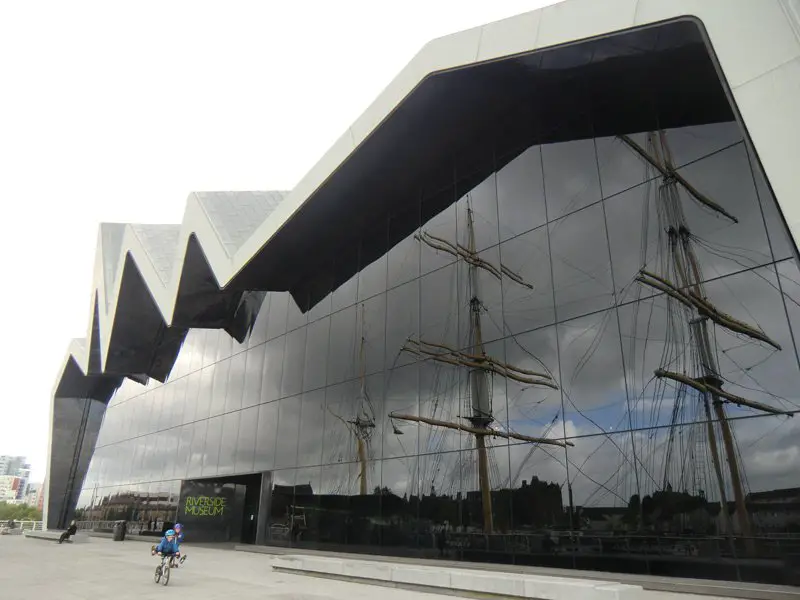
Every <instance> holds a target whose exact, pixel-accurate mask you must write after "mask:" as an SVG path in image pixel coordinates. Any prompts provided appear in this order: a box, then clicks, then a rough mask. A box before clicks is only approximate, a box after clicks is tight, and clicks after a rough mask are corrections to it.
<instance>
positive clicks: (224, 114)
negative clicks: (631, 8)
mask: <svg viewBox="0 0 800 600" xmlns="http://www.w3.org/2000/svg"><path fill="white" fill-rule="evenodd" d="M553 3H554V2H553V1H552V0H502V1H501V2H485V1H481V0H436V1H434V2H431V1H425V2H422V1H418V0H411V1H406V2H403V3H399V4H390V5H387V4H384V3H375V2H367V1H357V0H340V1H339V2H330V1H324V0H319V1H309V0H304V1H297V2H266V1H264V0H260V1H239V0H226V1H224V2H222V1H202V0H169V1H164V0H161V1H159V2H155V1H150V0H137V1H136V2H133V1H125V2H123V1H113V2H110V1H108V0H98V1H94V2H91V1H84V0H72V1H71V2H62V1H60V0H53V1H49V2H46V1H39V0H25V1H21V0H17V1H16V2H15V1H13V0H6V1H4V2H0V191H2V194H3V200H2V207H3V213H2V216H3V219H2V224H3V232H2V235H1V236H0V269H2V271H1V272H2V277H3V294H2V297H3V298H2V302H3V305H4V306H3V308H4V311H3V312H4V314H5V315H6V319H5V323H4V334H5V340H4V343H3V344H2V349H0V352H2V355H1V356H0V369H2V381H3V385H2V394H0V409H2V412H0V415H1V416H0V454H23V455H26V456H28V457H29V458H30V460H31V461H32V462H33V467H34V473H33V476H34V479H36V480H42V479H43V478H44V474H45V469H46V465H45V462H46V448H47V435H48V418H49V401H50V394H51V390H52V386H53V383H54V381H55V378H56V376H57V375H58V374H59V369H60V368H61V366H62V363H63V359H64V355H65V352H66V349H67V345H68V343H69V340H70V338H73V337H82V336H84V335H85V332H86V326H87V318H88V315H89V298H90V293H91V273H92V265H93V259H94V252H95V240H96V232H97V226H98V223H100V222H102V221H112V222H120V221H124V222H143V223H177V222H179V221H180V219H181V216H182V213H183V208H184V201H185V198H186V196H187V195H188V193H189V192H190V191H194V190H267V189H291V188H292V187H293V186H294V185H295V184H296V182H297V181H298V180H299V179H300V178H301V177H302V176H303V175H304V174H305V173H306V172H307V171H308V170H309V169H310V168H311V166H312V165H313V164H314V163H315V162H316V161H317V159H319V158H320V156H321V155H322V154H323V153H324V152H325V151H326V150H327V149H328V148H329V147H330V145H331V144H332V143H333V141H334V140H335V139H336V138H337V137H338V136H339V135H340V134H341V133H342V132H343V131H344V130H345V129H346V128H347V127H348V126H349V125H350V123H352V122H353V121H354V120H355V119H356V117H358V115H359V114H360V113H361V112H362V111H363V109H364V108H366V107H367V106H368V105H369V103H370V102H371V101H372V100H373V99H374V98H375V97H376V96H377V95H378V94H379V93H380V91H381V90H382V89H383V88H384V87H385V86H386V85H387V84H388V83H389V82H390V81H391V79H392V78H393V77H394V76H395V75H396V74H397V73H398V72H399V71H400V69H401V68H402V67H403V66H404V65H405V64H406V63H407V62H408V61H409V60H410V59H411V58H412V57H413V55H414V54H415V53H416V52H417V51H418V50H419V49H420V48H421V47H422V46H423V45H424V44H425V43H426V42H427V41H429V40H430V39H432V38H435V37H438V36H440V35H445V34H447V33H451V32H454V31H458V30H461V29H465V28H468V27H473V26H476V25H480V24H482V23H485V22H489V21H493V20H497V19H501V18H505V17H508V16H512V15H514V14H517V13H521V12H525V11H527V10H532V9H535V8H539V7H541V6H544V5H547V4H553Z"/></svg>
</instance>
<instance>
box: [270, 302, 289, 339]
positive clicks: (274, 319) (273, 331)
mask: <svg viewBox="0 0 800 600" xmlns="http://www.w3.org/2000/svg"><path fill="white" fill-rule="evenodd" d="M269 296H270V301H269V319H268V321H267V339H270V340H271V339H272V338H276V337H278V336H279V335H283V334H284V333H286V313H287V311H288V310H289V301H290V300H291V298H290V297H289V293H288V292H270V294H269ZM292 302H293V300H292Z"/></svg>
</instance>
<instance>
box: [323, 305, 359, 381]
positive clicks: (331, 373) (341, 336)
mask: <svg viewBox="0 0 800 600" xmlns="http://www.w3.org/2000/svg"><path fill="white" fill-rule="evenodd" d="M357 315H358V311H357V310H356V307H355V306H351V307H349V308H346V309H344V310H341V311H339V312H336V313H333V315H331V334H330V346H329V350H328V376H327V380H326V381H327V383H328V385H331V384H333V383H339V382H341V381H344V380H345V379H351V378H353V377H355V376H356V373H357V371H356V365H357V361H356V359H357V347H358V346H357V343H356V337H357Z"/></svg>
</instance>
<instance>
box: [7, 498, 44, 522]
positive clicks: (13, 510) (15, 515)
mask: <svg viewBox="0 0 800 600" xmlns="http://www.w3.org/2000/svg"><path fill="white" fill-rule="evenodd" d="M9 519H14V520H15V521H41V520H42V511H40V510H39V509H38V508H35V507H33V506H26V505H24V504H9V503H8V502H0V522H3V521H8V520H9Z"/></svg>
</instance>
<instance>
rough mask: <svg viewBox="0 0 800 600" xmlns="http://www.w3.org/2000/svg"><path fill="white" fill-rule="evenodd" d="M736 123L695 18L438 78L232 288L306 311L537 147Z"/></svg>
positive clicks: (358, 152)
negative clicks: (283, 298) (275, 297)
mask: <svg viewBox="0 0 800 600" xmlns="http://www.w3.org/2000/svg"><path fill="white" fill-rule="evenodd" d="M733 118H734V113H733V111H732V110H731V107H730V104H729V102H728V98H727V96H726V93H725V90H724V88H723V86H722V85H721V83H720V81H719V77H718V75H717V71H716V69H715V65H714V62H713V61H712V59H711V57H710V56H709V53H708V51H707V48H706V46H705V43H704V41H703V37H702V34H701V31H700V28H699V26H698V24H696V23H695V22H694V21H692V20H681V21H675V22H670V23H666V24H661V25H657V26H653V27H649V28H646V29H639V30H632V31H629V32H626V33H622V34H617V35H614V36H610V37H606V38H600V39H595V40H589V41H586V42H581V43H577V44H572V45H568V46H562V47H558V48H554V49H551V50H544V51H540V52H535V53H531V54H527V55H520V56H515V57H511V58H508V59H503V60H498V61H494V62H490V63H483V64H478V65H475V66H471V67H467V68H461V69H456V70H452V71H446V72H442V73H438V74H435V75H432V76H429V77H428V78H426V79H425V80H424V81H423V82H422V83H420V85H418V86H417V88H416V89H415V90H414V91H413V92H412V93H411V94H409V96H408V97H406V99H405V100H404V101H403V102H402V103H401V104H400V105H399V106H398V107H397V108H396V109H395V111H394V112H393V113H392V114H391V115H390V116H389V117H387V119H385V121H384V122H383V123H382V124H381V125H380V126H379V127H378V128H377V129H376V130H375V131H374V132H373V133H372V134H371V135H370V136H369V137H368V138H367V139H366V140H365V141H364V142H363V143H362V144H361V145H360V146H359V147H358V148H357V149H356V150H355V151H354V152H353V153H352V154H351V156H350V157H349V158H348V159H347V160H346V161H345V162H344V163H343V164H342V165H341V166H340V167H339V169H338V170H336V171H335V172H334V173H333V174H332V175H331V176H330V177H329V178H328V179H327V180H326V181H325V182H324V183H323V184H322V185H321V186H320V187H319V188H318V189H317V190H316V192H315V193H314V194H313V195H312V196H311V197H310V198H309V199H308V200H307V201H306V203H305V204H304V205H303V206H302V207H301V208H299V209H298V210H297V212H296V213H295V214H294V215H293V216H292V218H291V219H289V220H288V221H287V223H286V224H284V225H283V226H282V228H281V229H280V230H279V231H278V232H277V233H276V234H275V235H274V237H273V238H272V239H271V240H270V241H269V242H268V247H269V249H268V251H266V252H260V253H258V254H257V255H256V256H255V257H254V258H253V260H252V261H251V262H250V263H248V264H247V265H246V266H245V268H244V269H243V270H242V271H241V272H240V273H239V274H238V275H237V276H236V278H235V279H234V281H233V282H232V283H231V286H230V287H232V288H235V289H269V290H288V291H290V292H291V294H292V296H293V297H294V299H295V301H296V302H297V304H298V306H299V307H300V308H301V310H303V311H304V312H305V311H308V310H310V309H311V308H312V307H313V306H314V305H315V304H317V303H318V302H319V301H320V300H322V298H324V297H325V296H326V295H327V294H328V293H330V292H331V291H332V290H334V289H336V288H337V287H338V286H340V285H341V284H342V283H344V282H345V281H347V280H348V279H349V278H350V277H352V276H353V275H354V274H355V273H356V272H358V270H359V269H360V268H363V267H364V266H365V265H368V264H369V263H370V262H373V261H374V260H376V259H377V258H379V257H380V256H382V255H383V254H384V253H386V252H387V251H388V250H389V249H390V248H391V247H392V246H393V245H395V244H396V243H397V242H399V241H400V240H402V239H403V238H405V237H406V236H408V235H409V234H411V233H412V232H413V231H414V229H416V228H417V227H418V226H419V224H420V223H424V222H426V221H427V220H428V219H430V218H431V217H432V216H434V215H435V214H437V213H438V212H440V211H441V210H443V209H445V208H446V207H447V206H449V205H450V204H452V203H453V202H455V201H456V200H457V199H458V197H460V196H462V195H463V194H464V193H466V192H467V191H469V190H470V189H471V188H472V187H474V186H475V185H477V184H478V183H480V182H481V181H482V180H483V179H485V178H486V177H487V176H488V175H489V174H491V173H492V172H493V171H495V170H497V169H498V168H501V167H502V166H503V165H504V164H506V163H507V162H509V161H510V160H512V159H513V158H514V157H515V156H517V155H518V154H519V153H520V152H522V151H523V150H524V149H525V148H527V147H529V146H531V145H535V144H544V143H552V142H561V141H568V140H575V139H581V138H587V137H593V136H597V137H600V136H609V135H615V134H621V133H636V132H641V131H648V130H653V129H657V128H659V127H661V128H671V127H680V126H688V125H698V124H705V123H714V122H722V121H730V120H733ZM420 198H424V202H422V209H421V212H422V214H420V203H419V202H418V199H420ZM390 215H391V218H392V226H391V227H388V226H387V223H388V218H389V216H390ZM353 240H360V243H354V241H353ZM331 257H335V265H334V264H333V260H334V259H333V258H331Z"/></svg>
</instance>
